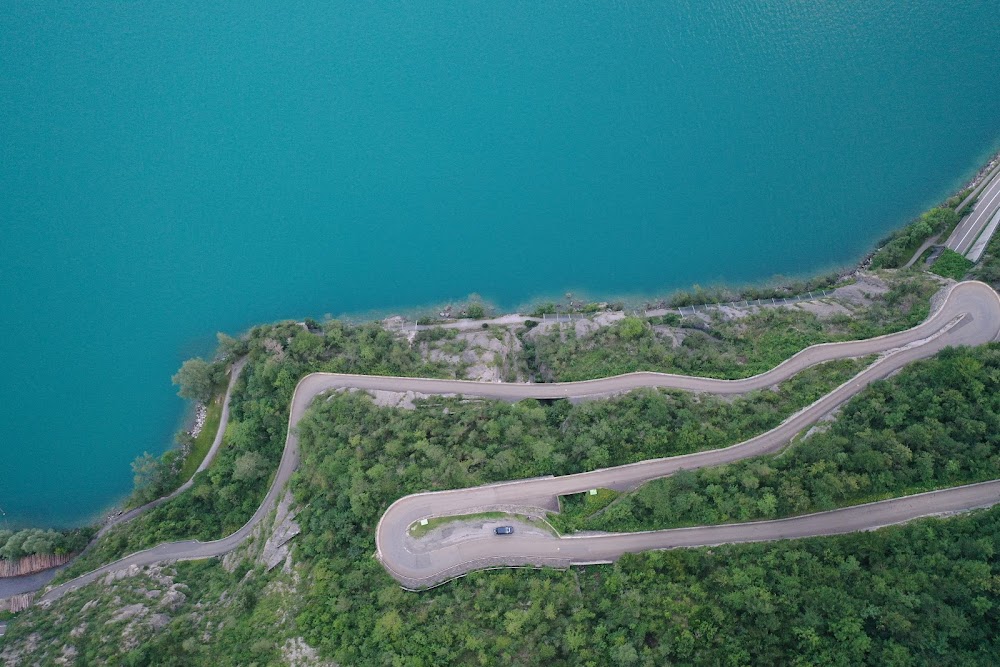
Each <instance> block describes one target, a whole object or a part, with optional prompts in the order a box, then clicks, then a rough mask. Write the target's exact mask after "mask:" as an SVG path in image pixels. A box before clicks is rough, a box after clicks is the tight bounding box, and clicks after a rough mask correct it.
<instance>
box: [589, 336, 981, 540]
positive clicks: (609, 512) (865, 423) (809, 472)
mask: <svg viewBox="0 0 1000 667" xmlns="http://www.w3.org/2000/svg"><path fill="white" fill-rule="evenodd" d="M998 476H1000V345H998V344H993V345H989V346H985V347H980V348H975V349H960V350H946V351H944V352H942V353H941V354H940V355H939V356H937V357H936V358H934V359H931V360H927V361H922V362H917V363H915V364H913V365H912V366H910V367H908V368H907V369H906V370H904V371H903V372H902V373H900V374H899V376H897V377H896V378H894V379H893V380H892V381H882V382H877V383H875V384H873V385H872V386H870V387H869V388H868V389H866V390H865V392H864V393H863V394H862V395H861V396H859V397H857V398H855V399H854V400H852V401H851V402H850V403H848V404H847V405H846V406H845V407H844V408H843V410H841V412H840V414H839V415H838V416H837V419H836V420H835V421H833V422H831V423H830V424H829V425H828V426H827V427H825V428H824V429H822V430H819V431H818V432H816V433H813V434H812V435H810V436H809V437H807V438H805V439H803V440H801V441H800V442H798V443H797V444H796V445H795V446H794V447H792V448H791V449H789V450H788V451H786V452H783V453H781V454H780V455H778V456H767V457H760V458H754V459H746V460H744V461H740V462H737V463H733V464H730V465H727V466H719V467H715V468H706V469H702V470H695V471H684V472H682V473H680V474H677V475H674V476H672V477H669V478H666V479H662V480H656V481H653V482H650V483H649V484H647V485H645V486H644V487H642V488H641V489H640V490H638V491H636V492H634V493H632V494H628V495H625V496H623V497H620V498H619V499H617V500H616V501H615V502H614V503H612V504H611V505H610V506H609V507H608V508H607V509H605V510H604V511H603V512H601V513H599V514H596V516H593V517H592V518H591V519H590V520H588V521H585V522H580V523H578V524H577V527H578V529H582V530H609V531H633V530H649V529H655V528H668V527H675V526H685V525H700V524H708V523H729V522H733V521H749V520H753V519H767V518H774V517H780V516H789V515H793V514H803V513H807V512H816V511H821V510H827V509H833V508H835V507H842V506H844V505H848V504H855V503H859V502H866V501H870V500H876V499H881V498H885V497H889V496H900V495H905V494H907V493H913V492H918V491H924V490H928V489H932V488H938V487H943V486H954V485H957V484H964V483H968V482H975V481H982V480H986V479H995V478H997V477H998Z"/></svg>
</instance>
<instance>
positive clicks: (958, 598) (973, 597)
mask: <svg viewBox="0 0 1000 667" xmlns="http://www.w3.org/2000/svg"><path fill="white" fill-rule="evenodd" d="M998 382H1000V346H997V345H994V346H991V347H989V348H987V349H980V350H972V351H970V350H957V351H956V350H952V351H948V352H945V353H943V354H942V355H941V357H940V358H939V359H935V360H933V361H931V362H925V363H922V364H919V365H917V366H915V367H914V368H913V369H912V370H908V371H904V372H903V373H900V374H899V375H897V376H895V377H893V378H891V379H890V380H887V381H885V382H883V383H880V384H878V385H877V386H874V387H873V388H871V389H870V390H868V392H867V393H866V395H864V396H862V397H859V398H855V399H854V400H853V401H851V402H850V403H849V404H848V405H847V406H846V407H845V408H844V411H843V415H842V417H841V418H842V419H843V420H845V424H846V425H845V426H843V427H838V426H837V425H836V424H837V423H835V425H834V427H832V428H831V430H830V431H829V435H826V436H823V437H821V435H822V434H814V435H813V436H811V437H810V438H809V439H808V440H807V441H806V442H805V443H802V444H801V445H798V446H796V447H794V448H793V449H792V450H791V451H789V452H788V453H787V454H786V455H785V457H778V458H777V459H772V460H771V461H770V462H769V465H772V466H778V465H781V466H784V467H782V468H781V472H780V473H779V472H775V473H774V474H771V475H765V474H762V472H763V471H761V470H760V469H759V468H749V470H750V471H751V472H753V473H754V474H755V475H756V476H757V477H756V484H755V482H754V480H751V479H750V478H749V477H739V478H736V479H735V480H732V481H728V478H727V481H725V482H724V483H720V484H718V485H717V486H719V487H720V488H719V489H717V490H714V492H715V493H717V494H718V495H719V497H720V498H723V499H726V498H730V499H733V502H734V504H735V505H736V506H741V505H743V504H745V503H743V501H742V498H743V494H745V493H747V492H749V491H751V490H752V491H756V490H757V489H760V488H761V487H764V486H766V485H767V484H769V483H771V481H773V482H775V483H776V484H775V485H774V487H773V488H774V489H775V492H774V493H773V495H775V498H776V499H778V498H779V495H778V494H779V493H783V487H782V486H781V484H780V482H781V481H782V480H783V479H785V478H786V475H787V476H789V477H790V480H791V483H792V484H796V483H797V484H799V485H802V487H803V494H800V495H801V496H804V497H805V498H807V499H808V500H809V502H810V503H811V505H809V508H810V509H812V508H817V509H818V508H822V507H826V506H828V505H830V504H833V503H836V502H837V501H838V499H842V498H845V497H848V496H846V495H844V494H843V493H842V492H841V491H838V489H846V490H851V489H857V490H858V493H863V494H876V493H881V492H882V491H883V490H885V489H904V488H907V487H910V486H917V487H918V488H919V487H921V486H922V485H924V484H927V485H940V484H953V483H960V482H963V481H968V480H969V479H975V478H977V477H978V476H979V475H980V474H981V473H983V472H984V471H988V472H989V474H991V475H993V476H995V471H996V469H997V465H998V463H1000V460H998V457H997V455H996V453H995V451H993V450H995V448H996V445H997V444H998V442H997V435H995V434H997V433H1000V428H998V426H1000V398H998V396H1000V392H997V387H996V384H997V383H998ZM761 400H763V396H757V395H755V396H754V397H753V398H752V399H739V400H737V401H734V402H733V403H732V404H728V403H726V402H725V401H722V400H719V399H702V401H704V404H700V401H697V400H695V399H694V398H692V397H690V396H686V395H675V394H672V393H668V392H639V393H636V394H631V395H628V396H624V397H621V398H618V399H614V400H612V401H608V402H600V403H589V404H583V405H579V406H568V405H565V404H563V403H561V402H557V403H555V404H554V405H551V406H542V405H538V404H533V403H521V404H517V405H504V404H490V403H477V404H464V405H463V404H460V403H458V402H454V401H433V402H428V403H424V404H422V405H421V406H419V407H418V408H417V409H416V410H415V411H410V412H404V411H399V410H390V409H379V408H376V407H375V406H374V405H373V404H372V402H371V401H370V400H368V399H366V398H364V397H363V396H359V395H344V396H339V397H337V398H335V399H333V400H330V401H327V402H325V403H323V404H321V405H317V406H315V407H314V408H313V410H312V411H311V412H310V414H309V415H308V416H307V418H306V419H305V420H303V422H302V424H301V433H302V441H301V442H302V453H303V457H304V459H303V466H302V469H301V472H300V473H299V477H298V480H297V483H296V486H295V491H296V496H297V498H298V500H299V501H300V503H302V505H303V506H304V507H305V508H306V509H304V510H303V512H302V514H301V515H300V520H301V523H302V527H303V534H302V535H301V536H300V537H299V540H300V541H299V544H298V550H297V552H296V553H297V557H298V558H299V559H300V562H302V563H303V564H304V565H305V567H306V569H307V571H308V575H307V577H308V580H309V585H308V586H307V587H305V588H304V592H303V599H302V603H301V604H302V606H301V608H300V610H299V613H298V617H297V623H298V628H299V630H300V631H301V632H302V633H303V634H304V636H305V637H306V638H307V639H308V640H309V642H310V643H311V644H313V645H315V646H318V647H319V648H320V649H321V651H322V652H323V653H324V654H325V655H327V656H328V657H330V658H332V659H334V660H336V661H337V662H339V663H341V664H352V665H376V664H415V665H416V664H424V665H431V664H484V665H490V664H497V665H507V664H539V663H545V664H551V665H564V664H565V665H608V664H610V665H615V664H623V665H633V664H635V665H643V664H649V665H657V664H666V663H671V662H679V663H684V664H706V665H710V664H733V665H744V664H794V663H795V661H796V660H797V661H799V662H801V663H803V664H807V663H819V664H843V665H855V664H876V665H885V664H900V665H902V664H942V663H950V664H990V663H991V662H992V658H991V656H993V655H995V651H996V650H997V649H998V648H1000V646H998V645H997V643H996V642H997V640H996V637H997V636H1000V634H998V633H997V630H1000V614H998V609H1000V605H997V600H998V592H1000V589H998V587H997V583H996V582H997V581H1000V579H997V578H996V576H997V574H998V573H1000V563H998V561H997V559H996V558H995V553H996V551H995V549H994V547H993V545H994V544H995V543H996V539H997V538H998V537H1000V510H993V511H991V512H985V513H979V514H976V515H974V516H971V517H965V518H961V519H950V520H948V521H947V522H937V521H924V522H919V523H917V524H915V525H912V526H908V527H905V528H894V529H888V530H882V531H878V532H876V533H864V534H858V535H850V536H843V537H838V538H827V539H815V540H804V541H798V542H792V543H777V544H768V545H741V546H731V547H718V548H713V549H701V550H695V551H676V552H662V553H649V554H643V555H639V556H630V557H626V558H623V559H622V560H621V561H620V562H619V563H618V564H616V565H614V566H608V567H593V568H586V569H579V570H574V571H571V572H553V571H542V572H530V573H529V572H520V571H498V572H483V573H473V574H470V575H469V576H468V577H466V578H463V579H460V580H458V581H455V582H452V583H450V584H448V585H447V586H443V587H440V588H437V589H434V590H432V591H429V592H426V593H421V594H419V595H413V594H409V593H405V592H403V591H401V590H400V589H399V588H398V586H397V585H396V584H395V582H394V581H393V580H392V579H391V578H389V577H388V575H387V574H386V573H385V572H384V570H382V568H381V567H380V566H379V565H378V563H377V562H375V561H373V559H371V558H370V555H371V553H372V551H373V549H374V545H373V534H374V527H375V524H376V523H377V521H378V518H379V517H380V516H381V513H382V512H383V511H384V510H385V508H386V507H387V506H388V505H389V504H390V503H391V502H392V501H393V500H395V499H396V498H398V497H399V496H401V495H403V494H405V493H409V492H412V491H417V490H429V489H438V488H454V487H459V486H467V485H471V484H479V483H483V482H488V481H495V480H499V479H512V478H518V477H528V476H531V475H537V474H542V473H549V472H551V473H556V474H561V473H564V472H573V471H576V470H580V469H586V468H592V467H597V466H599V465H608V464H611V463H622V462H626V461H629V460H635V459H638V458H648V457H651V456H657V455H661V456H662V455H666V454H675V453H682V452H684V451H691V450H693V449H697V448H699V443H698V442H697V439H698V438H700V437H702V436H703V435H706V434H711V433H712V432H713V431H715V430H716V429H727V428H730V429H731V430H730V431H729V432H730V433H731V434H732V437H733V441H735V440H736V439H742V438H744V437H746V436H748V435H751V434H752V433H753V432H755V431H756V430H758V429H755V428H753V427H749V426H748V425H747V424H746V423H743V424H741V425H739V426H738V427H737V428H735V429H734V428H732V427H733V426H734V424H733V423H732V420H733V416H732V414H733V413H731V412H730V413H729V415H728V418H724V419H723V418H719V417H718V415H723V414H726V413H727V411H732V410H735V412H736V414H742V410H743V408H744V407H749V405H751V404H753V402H754V401H761ZM675 401H681V402H682V403H681V404H677V403H675ZM741 401H742V405H741V404H740V403H741ZM741 421H742V420H741ZM911 423H912V425H908V424H911ZM737 434H738V435H737ZM689 437H691V438H695V441H692V440H688V439H687V438H689ZM812 443H827V445H826V446H825V447H818V445H816V446H814V445H813V444H812ZM845 443H846V444H845ZM701 444H702V445H705V446H712V447H718V446H721V445H722V444H723V441H720V440H718V439H713V442H712V443H701ZM807 446H808V449H807ZM908 447H909V448H911V453H910V455H907V453H906V452H907V448H908ZM817 448H818V449H817ZM831 448H833V449H832V450H831V451H830V452H829V457H827V456H826V453H827V450H830V449H831ZM838 448H839V449H838ZM637 450H638V451H637ZM785 458H788V459H789V461H790V462H789V463H788V464H785V463H783V462H782V461H783V459H785ZM828 460H829V461H833V462H834V463H836V464H837V467H828V463H826V462H827V461H828ZM792 461H801V463H795V464H794V465H793V463H791V462H792ZM754 463H756V464H757V465H760V462H759V461H757V462H754ZM728 469H729V468H727V469H725V470H728ZM796 470H804V473H803V475H802V476H801V477H795V471H796ZM697 474H698V473H692V475H697ZM685 477H686V481H687V482H688V483H690V481H691V480H692V477H691V476H690V475H689V476H684V475H682V476H680V477H678V478H677V479H681V481H685ZM695 479H696V480H697V478H695ZM869 480H870V481H869ZM755 486H756V488H753V487H755ZM838 494H840V495H838ZM762 496H763V493H762ZM781 497H784V496H781ZM787 497H788V498H789V499H793V498H795V497H796V496H795V495H794V494H791V495H787ZM671 498H672V496H671V495H665V496H664V504H667V505H669V504H670V501H671ZM606 499H607V496H605V498H604V499H602V500H606ZM754 500H758V498H756V497H755V498H754ZM575 502H577V500H576V499H571V500H570V504H573V503H575ZM585 502H586V499H585V498H584V499H583V500H582V503H585ZM624 503H625V500H619V501H617V502H612V503H611V504H610V505H608V507H607V509H605V510H604V513H603V514H600V515H598V518H600V517H603V516H606V515H609V514H610V513H612V512H615V511H616V510H617V508H618V507H619V505H623V504H624ZM750 507H751V510H750V511H748V512H746V514H745V516H746V517H747V518H749V517H751V516H754V515H755V514H754V513H755V512H756V513H757V515H760V513H761V512H766V511H769V510H767V507H762V506H761V504H760V503H759V502H755V503H754V504H753V505H751V506H750ZM800 507H801V506H800ZM569 509H570V512H568V514H571V513H572V514H584V513H586V512H587V510H585V509H584V510H581V511H580V512H579V513H577V512H575V510H574V509H573V508H569ZM782 511H784V510H782ZM793 511H798V510H797V509H796V510H793ZM775 512H776V513H777V510H775ZM720 518H724V517H721V516H720ZM442 620H444V622H442ZM927 637H934V640H933V641H926V638H927Z"/></svg>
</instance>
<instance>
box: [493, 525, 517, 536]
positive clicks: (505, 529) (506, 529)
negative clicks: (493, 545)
mask: <svg viewBox="0 0 1000 667" xmlns="http://www.w3.org/2000/svg"><path fill="white" fill-rule="evenodd" d="M493 532H494V533H496V534H497V535H510V534H511V533H513V532H514V526H497V527H496V528H494V529H493Z"/></svg>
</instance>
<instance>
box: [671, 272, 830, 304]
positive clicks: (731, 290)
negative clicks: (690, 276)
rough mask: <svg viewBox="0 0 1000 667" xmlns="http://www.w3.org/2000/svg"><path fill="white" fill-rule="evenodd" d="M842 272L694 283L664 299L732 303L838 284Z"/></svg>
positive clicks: (786, 294)
mask: <svg viewBox="0 0 1000 667" xmlns="http://www.w3.org/2000/svg"><path fill="white" fill-rule="evenodd" d="M839 280H840V276H838V275H837V274H836V273H828V274H825V275H820V276H816V277H814V278H806V279H800V280H789V279H787V278H782V277H780V276H778V277H775V278H774V280H772V281H770V282H769V283H767V284H754V285H744V286H742V287H709V288H706V287H701V286H700V285H695V286H694V287H692V288H691V289H689V290H682V291H678V292H674V293H673V294H671V295H670V296H669V297H668V298H667V299H666V300H664V301H663V302H662V304H660V305H662V306H663V307H667V308H679V307H681V306H700V305H703V304H706V303H729V302H731V301H746V300H750V301H753V300H754V299H782V298H788V297H793V296H799V295H801V294H808V293H809V292H816V291H819V290H824V289H832V288H833V287H834V286H836V285H837V283H838V281H839Z"/></svg>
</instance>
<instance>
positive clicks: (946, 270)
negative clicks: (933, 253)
mask: <svg viewBox="0 0 1000 667" xmlns="http://www.w3.org/2000/svg"><path fill="white" fill-rule="evenodd" d="M971 268H972V262H970V261H969V260H967V259H966V258H965V257H963V256H962V255H960V254H958V253H957V252H955V251H954V250H952V249H950V248H945V249H944V252H943V253H941V256H940V257H938V258H937V260H936V261H935V262H934V265H933V266H932V267H931V273H936V274H938V275H939V276H944V277H945V278H953V279H955V280H961V279H962V278H963V277H965V274H966V273H968V272H969V269H971Z"/></svg>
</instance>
